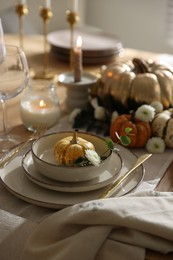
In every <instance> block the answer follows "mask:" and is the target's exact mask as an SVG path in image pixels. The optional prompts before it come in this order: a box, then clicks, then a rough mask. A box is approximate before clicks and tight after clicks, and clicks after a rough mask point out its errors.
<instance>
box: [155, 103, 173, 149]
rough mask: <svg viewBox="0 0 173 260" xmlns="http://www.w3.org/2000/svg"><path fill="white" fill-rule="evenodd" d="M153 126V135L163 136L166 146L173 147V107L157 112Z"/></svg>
mask: <svg viewBox="0 0 173 260" xmlns="http://www.w3.org/2000/svg"><path fill="white" fill-rule="evenodd" d="M151 128H152V135H153V136H157V137H161V138H162V139H164V140H165V144H166V146H168V147H170V148H173V108H170V109H167V110H164V111H162V112H161V113H158V114H156V116H155V118H154V120H153V121H152V124H151Z"/></svg>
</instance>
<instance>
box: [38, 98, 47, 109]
mask: <svg viewBox="0 0 173 260" xmlns="http://www.w3.org/2000/svg"><path fill="white" fill-rule="evenodd" d="M39 107H40V108H44V107H46V103H45V102H44V100H40V102H39Z"/></svg>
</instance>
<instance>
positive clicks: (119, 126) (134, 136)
mask: <svg viewBox="0 0 173 260" xmlns="http://www.w3.org/2000/svg"><path fill="white" fill-rule="evenodd" d="M127 127H129V128H131V129H132V130H131V132H130V139H131V143H130V144H129V145H128V146H129V147H143V146H144V145H145V144H146V142H147V141H148V139H149V138H150V136H151V126H150V124H149V123H147V122H143V121H140V120H138V119H136V118H134V116H133V115H132V114H122V115H120V116H118V117H117V118H116V119H115V120H114V121H113V123H112V124H111V126H110V137H111V139H112V140H113V141H114V142H116V143H117V142H119V139H118V137H117V134H118V135H119V136H123V135H126V132H125V129H126V128H127ZM116 133H117V134H116Z"/></svg>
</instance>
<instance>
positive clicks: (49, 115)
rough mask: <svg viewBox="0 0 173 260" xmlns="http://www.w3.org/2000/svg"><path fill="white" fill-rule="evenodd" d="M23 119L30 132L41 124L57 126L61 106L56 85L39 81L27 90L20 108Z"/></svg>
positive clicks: (32, 83)
mask: <svg viewBox="0 0 173 260" xmlns="http://www.w3.org/2000/svg"><path fill="white" fill-rule="evenodd" d="M20 114H21V119H22V122H23V124H24V126H25V127H26V128H27V129H28V130H29V131H35V129H36V128H37V127H38V126H39V125H40V124H41V123H43V124H47V127H48V128H50V127H51V126H53V125H55V124H56V123H57V122H58V119H59V118H60V114H61V112H60V106H59V99H58V96H57V92H56V88H55V85H54V83H50V82H47V81H45V80H37V81H36V82H31V84H30V85H29V86H28V87H27V88H26V89H25V91H24V96H23V98H22V100H21V107H20Z"/></svg>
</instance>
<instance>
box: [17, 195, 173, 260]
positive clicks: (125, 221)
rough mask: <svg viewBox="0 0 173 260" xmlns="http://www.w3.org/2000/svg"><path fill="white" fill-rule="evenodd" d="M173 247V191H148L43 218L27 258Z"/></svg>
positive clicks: (123, 255) (119, 254)
mask: <svg viewBox="0 0 173 260" xmlns="http://www.w3.org/2000/svg"><path fill="white" fill-rule="evenodd" d="M146 248H148V249H152V250H155V251H158V252H162V253H168V252H173V193H158V192H147V193H142V194H135V195H133V196H124V197H120V198H110V199H102V200H94V201H89V202H85V203H81V204H77V205H74V206H71V207H68V208H65V209H63V210H61V211H59V212H57V213H54V214H53V215H51V216H49V217H48V218H47V219H46V220H44V221H43V222H41V224H39V226H38V227H37V228H36V229H35V231H34V232H33V233H32V234H31V236H30V237H29V239H28V241H27V244H26V246H25V249H24V251H23V255H22V260H30V259H32V260H36V259H37V260H39V259H42V260H44V259H45V260H55V259H56V260H68V259H72V260H81V259H83V260H107V259H109V260H114V259H121V260H127V259H128V260H131V259H132V260H135V259H137V260H142V259H145V250H146Z"/></svg>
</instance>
